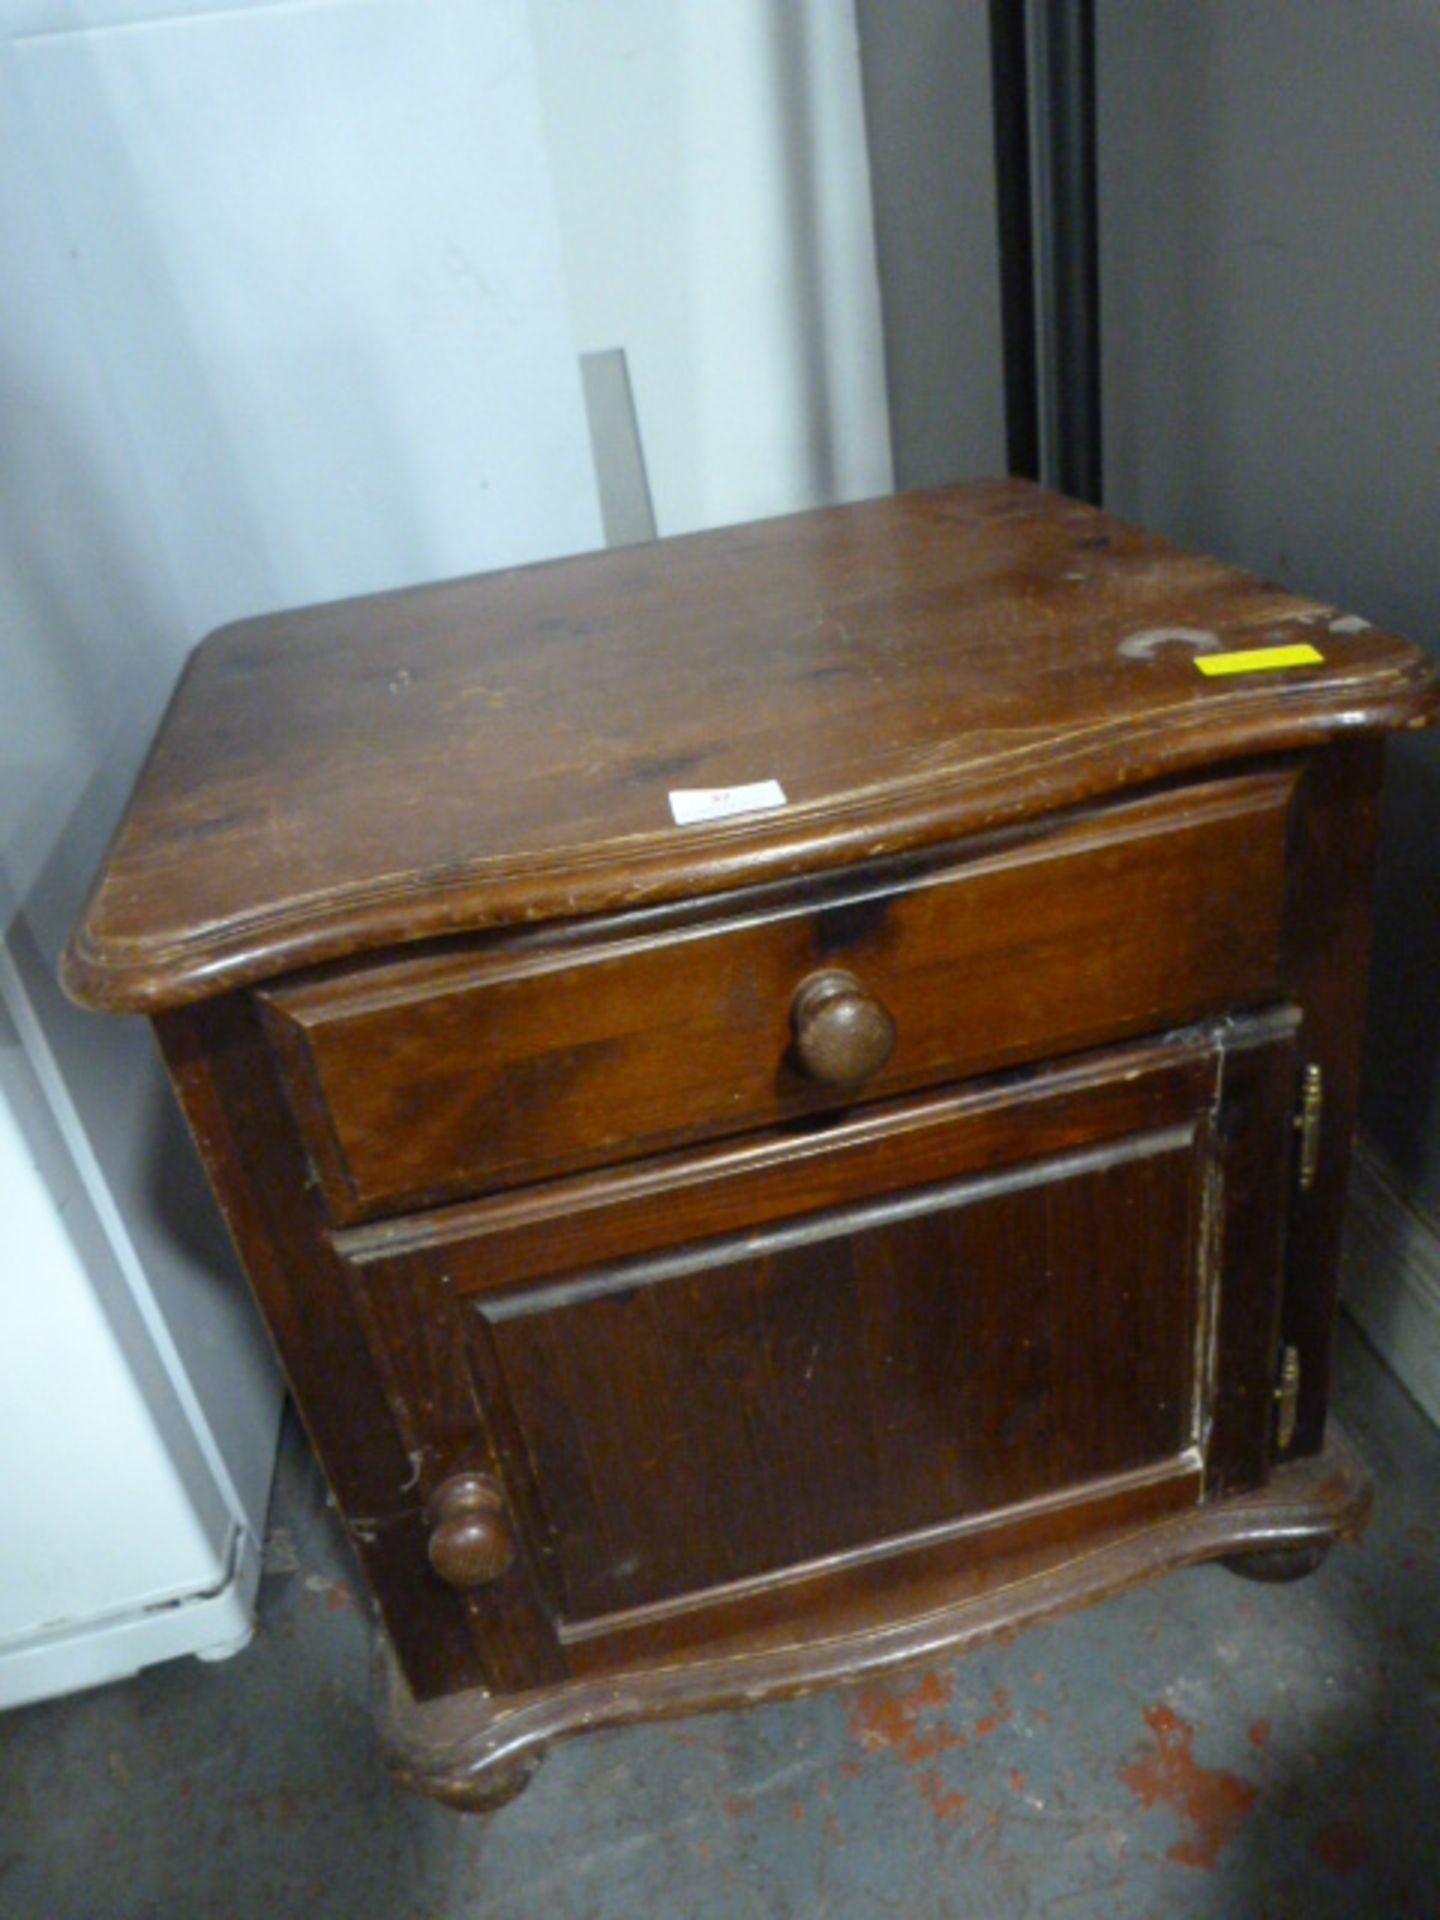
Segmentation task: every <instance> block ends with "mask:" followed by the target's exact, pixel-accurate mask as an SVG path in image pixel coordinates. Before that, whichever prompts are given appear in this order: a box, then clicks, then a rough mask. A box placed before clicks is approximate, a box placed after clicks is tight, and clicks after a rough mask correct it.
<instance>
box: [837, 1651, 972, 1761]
mask: <svg viewBox="0 0 1440 1920" xmlns="http://www.w3.org/2000/svg"><path fill="white" fill-rule="evenodd" d="M953 1690H954V1682H953V1681H952V1680H950V1679H948V1678H946V1677H945V1676H944V1675H942V1674H939V1673H936V1672H934V1671H933V1669H932V1670H931V1671H929V1672H927V1673H923V1674H922V1675H921V1676H920V1678H919V1680H918V1681H916V1683H915V1684H914V1685H913V1686H911V1687H906V1688H904V1689H903V1690H901V1689H891V1688H888V1687H879V1686H869V1687H862V1688H861V1689H860V1692H859V1694H858V1695H857V1697H856V1701H855V1705H854V1706H853V1707H852V1708H851V1710H850V1737H851V1739H852V1740H857V1741H858V1742H859V1743H860V1745H861V1746H862V1747H864V1748H865V1750H866V1751H867V1752H868V1753H882V1752H889V1753H898V1754H899V1756H900V1758H901V1759H902V1760H910V1761H918V1760H930V1759H933V1758H934V1757H935V1755H936V1754H937V1753H944V1752H945V1751H946V1750H947V1749H948V1748H950V1747H959V1746H963V1745H964V1744H965V1736H964V1734H963V1733H957V1732H956V1731H955V1729H954V1728H953V1727H951V1726H948V1725H947V1724H946V1723H945V1722H944V1721H943V1720H941V1721H937V1722H936V1724H935V1725H934V1726H931V1727H927V1728H926V1729H925V1731H924V1732H923V1733H922V1732H920V1731H919V1729H918V1727H917V1725H916V1722H917V1721H918V1720H919V1718H920V1716H921V1714H922V1713H929V1712H934V1711H937V1710H938V1709H939V1708H941V1707H945V1706H948V1705H949V1701H950V1695H951V1693H952V1692H953Z"/></svg>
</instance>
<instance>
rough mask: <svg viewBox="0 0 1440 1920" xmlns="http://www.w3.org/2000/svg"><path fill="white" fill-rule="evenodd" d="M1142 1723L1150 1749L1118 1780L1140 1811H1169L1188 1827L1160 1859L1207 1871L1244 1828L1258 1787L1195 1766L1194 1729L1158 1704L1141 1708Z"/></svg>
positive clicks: (1220, 1771) (1123, 1770)
mask: <svg viewBox="0 0 1440 1920" xmlns="http://www.w3.org/2000/svg"><path fill="white" fill-rule="evenodd" d="M1145 1724H1146V1726H1147V1727H1149V1729H1150V1733H1151V1736H1152V1745H1151V1747H1150V1749H1149V1751H1148V1752H1145V1753H1142V1754H1141V1756H1140V1758H1139V1759H1138V1760H1134V1761H1132V1762H1131V1763H1130V1764H1129V1765H1128V1766H1123V1767H1120V1768H1118V1769H1117V1772H1118V1774H1119V1777H1120V1779H1121V1780H1122V1781H1123V1782H1124V1783H1125V1785H1126V1786H1127V1787H1128V1788H1129V1789H1130V1791H1131V1792H1132V1793H1133V1794H1134V1795H1135V1798H1136V1799H1137V1800H1138V1801H1139V1802H1140V1804H1141V1806H1142V1807H1154V1806H1166V1807H1169V1808H1170V1809H1171V1811H1172V1812H1173V1813H1174V1814H1175V1815H1176V1816H1177V1817H1178V1818H1179V1819H1180V1820H1181V1821H1183V1822H1184V1823H1185V1825H1186V1826H1188V1827H1189V1829H1190V1831H1189V1832H1188V1833H1186V1834H1184V1835H1182V1837H1181V1838H1180V1839H1179V1840H1177V1841H1176V1842H1175V1844H1174V1845H1173V1846H1171V1847H1168V1848H1167V1849H1166V1853H1165V1857H1166V1859H1167V1860H1175V1861H1178V1862H1179V1863H1180V1864H1181V1865H1182V1866H1187V1867H1202V1868H1204V1869H1206V1870H1207V1871H1208V1870H1209V1869H1210V1868H1212V1867H1213V1866H1214V1865H1215V1862H1216V1860H1217V1858H1218V1857H1219V1853H1220V1849H1221V1848H1222V1847H1223V1846H1225V1845H1226V1843H1227V1842H1228V1841H1230V1840H1233V1839H1234V1837H1235V1835H1236V1833H1237V1832H1238V1831H1239V1829H1240V1828H1241V1827H1242V1826H1243V1825H1244V1823H1245V1821H1246V1820H1247V1818H1248V1817H1249V1815H1250V1812H1251V1810H1252V1808H1253V1807H1254V1805H1255V1802H1256V1800H1257V1799H1258V1797H1259V1792H1260V1789H1259V1788H1258V1787H1257V1786H1256V1785H1255V1784H1254V1782H1253V1781H1250V1780H1244V1779H1242V1778H1241V1777H1240V1775H1239V1774H1236V1773H1230V1772H1228V1771H1226V1769H1224V1768H1223V1767H1202V1766H1199V1765H1198V1764H1197V1763H1196V1760H1195V1755H1194V1751H1193V1748H1194V1743H1195V1730H1194V1728H1193V1727H1192V1726H1190V1725H1189V1723H1188V1722H1187V1721H1185V1720H1183V1719H1181V1717H1180V1715H1179V1714H1178V1713H1176V1712H1175V1710H1174V1709H1173V1708H1172V1707H1167V1706H1166V1705H1165V1704H1164V1703H1163V1702H1162V1701H1157V1702H1156V1703H1155V1704H1154V1705H1153V1706H1149V1707H1146V1709H1145Z"/></svg>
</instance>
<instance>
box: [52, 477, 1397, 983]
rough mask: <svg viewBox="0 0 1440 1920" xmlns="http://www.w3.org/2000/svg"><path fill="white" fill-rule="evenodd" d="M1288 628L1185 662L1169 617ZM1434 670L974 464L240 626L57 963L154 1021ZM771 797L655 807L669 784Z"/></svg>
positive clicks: (927, 827) (863, 848)
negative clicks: (955, 478) (801, 507)
mask: <svg viewBox="0 0 1440 1920" xmlns="http://www.w3.org/2000/svg"><path fill="white" fill-rule="evenodd" d="M1176 628H1183V629H1188V630H1192V631H1198V632H1200V633H1202V634H1205V633H1209V634H1212V635H1214V636H1216V637H1217V638H1218V640H1219V641H1220V642H1221V643H1222V644H1224V645H1226V646H1230V647H1242V648H1248V647H1255V646H1261V645H1268V644H1271V643H1276V642H1283V641H1289V640H1294V639H1295V638H1297V636H1298V637H1300V638H1303V639H1309V640H1314V641H1317V642H1318V643H1319V645H1320V650H1321V652H1322V654H1323V656H1324V658H1323V660H1322V662H1321V664H1319V665H1316V666H1312V667H1303V668H1298V669H1293V670H1291V671H1288V672H1286V673H1283V674H1280V673H1274V674H1259V675H1248V676H1247V675H1237V676H1235V677H1233V678H1227V679H1207V678H1205V677H1203V676H1202V675H1200V674H1199V673H1197V672H1196V669H1195V664H1194V658H1193V654H1192V650H1191V649H1190V648H1189V647H1188V646H1186V645H1184V644H1176V643H1173V642H1172V643H1170V644H1164V645H1158V646H1156V648H1155V650H1154V651H1153V652H1152V653H1150V654H1149V655H1148V656H1144V657H1139V658H1135V657H1131V656H1130V655H1127V654H1125V653H1123V652H1121V651H1120V649H1121V648H1122V646H1123V645H1125V644H1126V643H1127V642H1129V643H1134V642H1135V641H1136V640H1137V639H1138V640H1141V641H1142V643H1143V637H1144V636H1145V635H1146V634H1147V633H1149V634H1153V633H1155V632H1157V631H1160V630H1173V629H1176ZM1434 700H1435V680H1434V674H1433V671H1432V669H1431V668H1430V666H1429V664H1428V663H1427V662H1425V661H1424V660H1423V658H1422V657H1421V656H1420V655H1418V654H1417V653H1416V652H1415V651H1414V650H1413V649H1412V648H1409V647H1407V646H1405V645H1404V643H1403V642H1401V641H1398V640H1395V639H1392V638H1390V637H1388V636H1386V635H1383V634H1381V633H1378V632H1376V631H1375V630H1374V629H1370V628H1362V629H1361V630H1359V631H1356V630H1355V623H1354V622H1353V621H1346V620H1345V619H1344V618H1343V617H1340V618H1339V619H1338V623H1337V617H1336V613H1335V609H1333V608H1328V607H1325V606H1322V605H1320V604H1319V603H1317V602H1314V601H1306V600H1302V599H1298V598H1296V597H1295V596H1293V595H1290V594H1286V593H1284V592H1282V591H1281V590H1280V589H1278V588H1276V587H1274V586H1272V585H1269V584H1267V583H1265V582H1263V581H1260V580H1257V579H1255V578H1253V577H1251V576H1249V575H1245V574H1242V573H1239V572H1237V571H1236V570H1235V569H1233V568H1229V567H1225V566H1222V565H1220V564H1219V563H1218V562H1216V561H1213V560H1207V559H1202V558H1199V557H1196V556H1194V555H1190V554H1184V553H1181V552H1179V551H1177V550H1176V549H1175V548H1173V547H1170V546H1168V545H1167V544H1166V543H1165V542H1163V541H1161V540H1159V539H1156V538H1155V537H1154V536H1152V535H1149V534H1144V533H1140V532H1138V531H1137V530H1135V529H1134V528H1131V527H1128V526H1125V525H1123V524H1122V523H1120V522H1118V521H1117V520H1115V519H1114V518H1112V517H1110V516H1108V515H1105V514H1102V513H1099V512H1097V511H1096V510H1095V509H1093V508H1089V507H1084V506H1080V505H1076V504H1074V503H1072V502H1068V501H1064V500H1060V499H1058V498H1056V497H1055V496H1053V495H1049V494H1045V493H1043V492H1041V491H1039V490H1038V489H1036V488H1033V487H1029V486H1026V485H1024V484H1021V483H1012V482H1007V483H996V484H989V483H982V484H978V485H972V486H966V487H956V488H949V489H943V490H940V491H935V492H929V493H918V494H909V495H903V496H900V497H898V498H895V499H888V500H878V501H872V502H869V503H866V504H864V505H861V506H854V507H839V508H834V509H831V510H828V511H825V512H820V513H809V514H804V515H800V516H796V517H792V518H789V519H783V520H776V521H769V522H766V523H763V524H761V525H757V526H750V527H740V528H730V529H727V530H724V531H722V532H718V533H707V534H700V535H695V536H693V537H687V538H685V539H680V540H670V541H662V542H660V543H658V544H656V545H654V546H650V547H644V548H631V549H627V550H625V551H624V552H620V553H614V554H604V555H595V556H590V557H586V558H582V559H577V560H567V561H561V562H557V563H554V564H551V565H547V566H541V567H533V568H526V569H521V570H519V571H513V572H509V573H503V574H496V575H489V576H485V577H483V578H481V579H478V580H471V581H461V582H456V583H452V584H448V585H442V586H435V587H423V588H418V589H414V590H411V591H407V592H403V593H393V594H385V595H380V596H377V597H374V598H370V599H365V600H358V601H347V602H342V603H338V604H336V605H332V606H326V607H317V608H312V609H309V610H308V611H305V612H301V613H294V614H284V615H281V616H276V617H274V618H270V619H266V620H258V621H250V622H246V623H244V624H242V625H240V626H237V627H231V628H227V629H226V630H224V631H223V632H222V633H220V634H218V635H216V636H215V637H214V638H212V639H211V640H209V641H208V642H206V644H205V645H204V646H202V647H201V648H200V649H199V651H198V652H197V653H196V654H195V655H194V657H193V658H192V660H191V662H190V664H189V667H188V668H187V671H186V674H185V677H184V679H183V681H182V683H181V685H180V688H179V690H178V692H177V694H176V697H175V700H174V702H173V703H172V706H171V709H170V712H169V715H168V716H167V719H166V722H165V726H164V729H163V731H162V733H161V736H160V738H159V740H158V741H157V743H156V746H155V750H154V752H153V754H152V756H151V758H150V761H149V764H148V766H147V767H146V770H145V772H144V774H143V776H142V778H141V781H140V784H139V786H138V788H137V791H136V794H135V796H134V799H133V801H132V803H131V807H130V810H129V813H128V814H127V817H126V819H125V822H124V823H123V825H122V827H121V829H120V832H119V834H118V836H117V838H116V841H115V843H114V846H113V847H112V849H111V852H110V855H109V858H108V860H107V863H106V866H105V869H104V871H103V873H102V875H101V878H100V881H99V884H98V887H97V890H96V892H95V895H94V897H93V899H92V901H91V904H90V907H89V909H88V911H87V912H86V914H85V916H84V918H83V920H82V922H81V924H80V926H79V927H78V928H77V929H76V932H75V935H74V937H73V939H72V941H71V944H70V948H69V951H68V956H67V959H66V980H67V983H68V985H69V987H70V990H71V991H72V992H73V993H75V994H76V995H77V996H78V997H80V998H82V999H84V1000H86V1001H88V1002H89V1003H91V1004H93V1005H103V1006H111V1007H128V1008H153V1007H159V1006H165V1005H168V1004H172V1003H174V1002H177V1001H181V1000H186V999H195V998H200V997H204V996H206V995H210V994H213V993H215V992H217V991H219V990H220V989H222V988H224V987H228V986H232V985H235V984H236V983H238V982H241V981H246V980H254V979H259V978H263V977H265V976H267V975H273V974H275V973H277V972H280V971H282V970H284V969H286V968H290V967H295V966H299V965H303V964H307V963H310V962H314V961H318V960H322V959H326V958H334V957H337V956H340V955H344V954H351V953H357V952H369V951H371V950H373V949H375V948H376V947H378V946H382V945H386V944H393V943H396V942H402V941H403V942H410V941H415V940H418V939H422V938H426V937H429V936H432V935H436V934H443V933H449V932H455V931H458V930H464V929H467V928H476V927H481V926H493V925H500V924H506V923H513V922H515V921H517V920H539V919H555V918H557V917H566V916H575V915H578V914H588V913H596V912H606V911H611V910H614V909H617V908H619V907H623V906H626V905H633V904H635V903H636V902H638V901H641V900H646V899H650V900H683V899H691V898H693V897H695V896H696V895H697V894H713V893H715V892H718V891H723V890H724V889H726V888H731V887H736V886H740V885H743V884H745V883H747V882H754V881H759V880H763V879H767V878H775V877H777V876H783V875H789V874H797V873H815V872H817V871H820V870H822V869H824V868H827V867H828V868H835V867H839V866H844V865H848V864H850V863H852V862H853V861H855V860H857V859H863V858H868V857H874V856H876V855H879V854H882V853H885V852H887V851H891V852H894V851H899V850H901V849H904V848H907V847H915V846H922V845H933V844H935V843H937V842H941V841H944V840H952V839H955V838H957V837H959V836H960V835H962V834H969V833H974V832H979V831H982V830H984V829H985V828H987V827H989V826H993V825H995V824H997V823H1000V822H1004V821H1014V820H1018V819H1025V818H1033V817H1035V816H1036V815H1038V814H1041V813H1044V812H1048V811H1052V810H1054V809H1055V808H1058V807H1062V806H1067V805H1072V804H1074V803H1076V802H1077V801H1080V800H1083V799H1086V798H1088V797H1091V796H1093V795H1095V794H1100V793H1110V792H1114V791H1115V790H1116V789H1117V788H1121V787H1127V786H1134V785H1136V784H1138V783H1140V782H1143V781H1145V780H1151V779H1155V778H1158V777H1160V776H1162V775H1164V774H1167V773H1174V772H1177V771H1180V770H1184V769H1187V768H1195V767H1200V766H1205V765H1213V764H1215V763H1217V762H1219V761H1223V760H1226V759H1231V758H1234V757H1237V756H1241V755H1247V754H1253V753H1257V752H1265V751H1270V750H1274V749H1278V748H1284V747H1303V746H1314V745H1318V744H1321V743H1323V742H1324V741H1326V740H1328V739H1331V738H1334V737H1336V736H1338V735H1349V734H1352V733H1354V732H1355V731H1356V730H1357V729H1360V728H1363V727H1383V726H1398V725H1404V724H1407V723H1410V722H1412V721H1417V720H1419V719H1421V718H1423V717H1424V715H1425V714H1426V713H1427V712H1429V711H1430V710H1431V709H1432V707H1433V704H1434ZM772 777H773V778H776V779H778V780H779V781H780V782H781V785H782V786H783V788H784V791H785V793H786V795H787V798H788V800H789V802H790V804H789V806H787V807H786V808H784V809H782V810H780V811H778V812H776V813H773V814H769V815H757V816H754V817H753V818H749V819H739V820H725V821H719V822H712V823H709V824H700V825H695V826H690V827H686V828H677V827H676V826H675V825H674V824H673V823H672V821H671V817H670V812H669V808H668V805H667V800H666V795H667V793H668V792H669V790H670V789H672V788H676V787H708V786H726V785H731V784H734V783H742V782H749V781H754V780H758V779H766V778H772Z"/></svg>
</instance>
